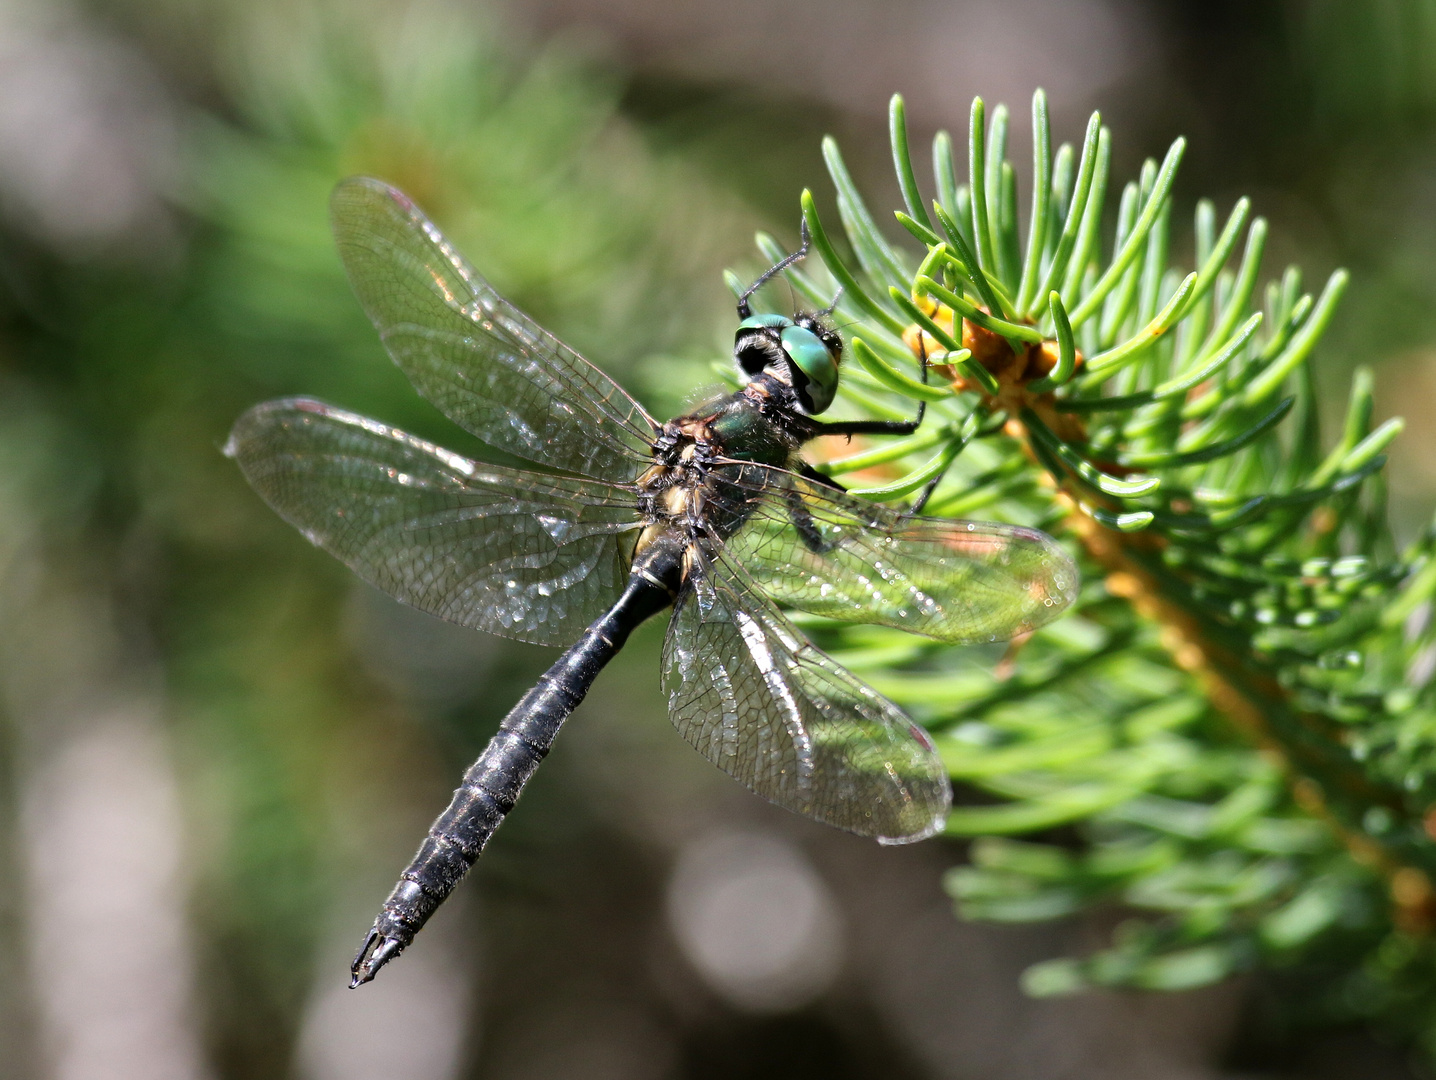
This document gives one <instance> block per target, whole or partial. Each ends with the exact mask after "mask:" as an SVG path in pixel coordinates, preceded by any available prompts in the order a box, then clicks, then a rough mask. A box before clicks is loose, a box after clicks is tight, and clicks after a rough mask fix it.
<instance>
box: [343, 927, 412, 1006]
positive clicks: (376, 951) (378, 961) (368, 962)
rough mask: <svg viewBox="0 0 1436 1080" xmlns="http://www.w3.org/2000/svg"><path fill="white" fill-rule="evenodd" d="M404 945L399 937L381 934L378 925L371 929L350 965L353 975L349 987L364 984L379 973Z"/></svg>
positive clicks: (352, 987)
mask: <svg viewBox="0 0 1436 1080" xmlns="http://www.w3.org/2000/svg"><path fill="white" fill-rule="evenodd" d="M403 947H404V943H403V942H402V941H400V940H399V939H398V938H392V937H386V936H384V935H382V934H380V933H379V928H378V927H377V926H375V927H374V928H373V929H371V930H370V931H369V934H368V936H367V937H365V939H364V944H363V945H361V946H359V955H358V956H356V957H354V963H353V964H351V965H350V967H349V972H350V974H351V975H352V976H353V978H351V979H350V980H349V989H351V990H353V989H354V988H355V987H358V986H363V985H364V984H365V983H366V982H369V981H370V980H371V979H373V978H374V976H375V975H377V974H379V969H380V968H381V967H383V966H384V965H385V964H387V963H388V962H389V961H390V960H392V959H394V957H396V956H398V955H399V950H400V949H402V948H403Z"/></svg>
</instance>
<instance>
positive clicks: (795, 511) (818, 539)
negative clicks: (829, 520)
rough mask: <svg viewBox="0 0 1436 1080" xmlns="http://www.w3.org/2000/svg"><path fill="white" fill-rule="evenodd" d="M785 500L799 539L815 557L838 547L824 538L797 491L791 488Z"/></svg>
mask: <svg viewBox="0 0 1436 1080" xmlns="http://www.w3.org/2000/svg"><path fill="white" fill-rule="evenodd" d="M784 498H785V499H786V500H787V503H788V516H789V517H791V518H792V519H793V528H795V529H797V530H798V538H799V539H800V540H802V541H803V546H804V547H805V548H807V549H808V550H809V551H811V552H812V553H813V554H814V555H826V554H827V553H828V552H830V551H832V550H833V548H835V547H837V544H834V543H832V542H831V541H829V540H825V539H824V538H823V534H822V533H821V532H819V531H818V526H817V523H816V522H814V521H813V515H812V514H811V513H809V511H808V507H807V506H806V505H805V504H804V502H803V497H802V496H801V495H800V494H799V493H798V492H797V491H795V490H793V489H791V488H790V489H789V490H788V492H787V493H786V495H785V496H784Z"/></svg>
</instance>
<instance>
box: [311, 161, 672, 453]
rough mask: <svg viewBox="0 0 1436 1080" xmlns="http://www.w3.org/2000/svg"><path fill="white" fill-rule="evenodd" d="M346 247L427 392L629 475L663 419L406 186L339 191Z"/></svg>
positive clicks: (516, 437)
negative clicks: (506, 288) (499, 283)
mask: <svg viewBox="0 0 1436 1080" xmlns="http://www.w3.org/2000/svg"><path fill="white" fill-rule="evenodd" d="M330 214H331V218H332V220H333V225H334V237H335V240H336V241H337V243H338V246H339V255H340V257H341V258H342V259H343V260H344V268H345V269H346V270H347V271H348V272H349V280H350V282H351V283H352V284H353V286H354V292H355V293H356V294H357V295H358V297H359V302H360V303H361V304H362V305H363V307H364V310H365V312H366V313H367V314H368V315H369V318H370V319H371V320H372V321H373V323H374V326H375V327H376V328H377V329H378V331H379V336H380V337H381V338H382V339H383V341H384V345H385V347H386V348H387V349H388V350H389V355H390V356H392V357H393V358H394V362H395V363H397V364H398V365H399V367H400V368H402V369H403V371H404V374H406V375H407V376H409V379H410V381H411V382H413V384H414V386H415V388H416V389H418V391H419V393H421V394H423V395H424V396H425V397H426V398H428V399H429V400H430V401H432V402H433V403H434V404H435V405H437V406H438V407H439V408H440V409H442V410H443V411H444V413H445V414H446V415H447V416H448V417H449V418H450V419H452V420H453V421H454V422H455V423H457V424H459V425H461V426H462V427H465V428H467V429H468V430H469V431H471V432H473V433H474V434H475V435H477V436H478V437H479V438H481V439H483V440H484V441H485V442H486V443H488V444H489V445H490V446H494V447H498V448H499V449H501V450H505V451H507V452H509V453H511V454H516V455H517V456H519V457H521V458H524V459H526V460H528V461H533V462H537V463H539V464H541V465H547V466H550V467H552V468H555V469H560V470H562V471H564V472H571V473H577V474H579V475H581V476H590V477H594V478H595V479H600V480H617V481H623V480H628V479H631V478H632V477H634V476H636V475H637V474H638V471H639V470H640V469H641V468H642V467H643V465H644V464H645V463H646V462H647V460H648V456H649V455H648V447H649V443H650V442H651V440H652V438H653V435H654V433H655V432H656V431H657V425H656V424H655V423H654V422H653V420H652V418H651V417H650V416H649V415H648V414H647V413H646V412H644V410H643V408H642V406H640V405H639V404H638V402H636V401H634V400H633V399H632V398H631V397H629V396H628V395H627V394H626V393H624V391H623V390H622V388H621V387H619V385H618V384H617V383H615V382H614V381H613V380H612V379H610V378H609V377H608V376H607V375H605V374H604V373H603V372H601V371H599V370H598V368H596V367H594V366H593V365H592V364H590V363H589V362H588V361H587V360H585V359H584V358H583V357H581V356H579V355H578V353H576V352H574V351H573V350H572V349H570V348H569V347H568V346H567V345H565V344H563V342H561V341H559V340H558V339H557V338H556V337H554V336H553V335H552V334H550V333H549V332H548V331H547V330H544V329H543V328H542V327H540V326H539V325H538V324H537V323H535V322H534V321H533V320H532V319H530V318H528V316H526V315H524V314H523V313H522V312H520V311H519V310H518V309H517V308H515V307H514V306H513V305H512V304H510V303H509V302H508V301H507V300H505V299H504V298H503V297H501V296H499V294H498V293H496V292H495V291H494V290H493V287H492V286H490V285H489V283H488V282H486V281H485V280H484V279H483V278H482V277H480V276H479V274H478V273H477V271H475V270H474V269H473V268H472V267H471V266H469V264H468V263H467V262H466V261H465V260H464V257H463V256H462V255H460V254H459V253H458V251H456V250H455V249H454V248H453V246H452V245H450V244H449V242H448V241H447V240H445V239H444V237H443V235H442V234H440V232H439V230H438V229H436V228H435V227H434V225H433V223H432V222H431V221H429V219H428V218H426V217H425V216H424V215H423V214H422V213H421V212H420V211H419V209H418V208H417V207H416V206H415V205H414V204H413V203H412V202H411V201H410V200H409V198H408V196H406V195H405V194H404V193H403V192H401V191H398V190H397V189H395V188H392V187H389V186H388V185H387V184H383V183H380V182H379V181H378V180H371V179H367V178H363V177H356V178H352V179H349V180H345V181H343V182H342V183H340V184H339V186H338V187H336V188H335V189H334V194H333V196H332V198H331V200H330Z"/></svg>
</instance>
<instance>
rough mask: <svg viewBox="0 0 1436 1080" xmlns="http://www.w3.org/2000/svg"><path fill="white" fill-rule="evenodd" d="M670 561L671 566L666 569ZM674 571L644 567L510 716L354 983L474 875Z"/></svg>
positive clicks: (385, 920) (437, 831)
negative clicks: (600, 676)
mask: <svg viewBox="0 0 1436 1080" xmlns="http://www.w3.org/2000/svg"><path fill="white" fill-rule="evenodd" d="M651 561H652V560H650V562H651ZM672 561H673V560H672V559H671V558H665V559H663V562H664V563H665V564H666V563H669V562H672ZM676 565H677V564H676V563H674V566H675V567H676ZM655 570H659V571H660V572H659V573H654V571H655ZM673 572H674V571H673V570H672V569H670V568H668V567H667V566H666V565H665V566H663V567H655V566H651V565H648V566H641V567H639V566H636V567H635V569H634V572H633V573H632V574H631V575H630V577H629V581H628V586H627V588H625V589H624V592H623V595H622V596H620V597H619V599H618V602H617V603H615V604H614V605H613V607H612V608H610V609H609V610H608V612H607V613H606V614H604V615H603V617H602V618H600V619H598V620H597V621H595V622H594V623H593V625H592V626H590V627H589V628H588V629H587V630H585V631H584V633H583V636H582V637H581V638H579V639H578V641H576V642H575V643H574V644H573V645H571V646H570V647H569V648H568V649H566V650H565V651H564V653H563V655H562V656H560V657H559V658H558V661H557V662H556V663H555V664H554V665H553V667H551V668H549V669H548V671H547V672H545V673H544V674H543V676H542V677H541V678H540V679H539V680H538V682H537V683H536V684H535V685H534V687H533V689H531V690H530V691H529V692H528V693H527V694H525V695H524V696H523V698H522V699H521V700H520V701H519V703H518V704H517V705H515V706H514V707H513V709H511V710H510V711H509V714H508V715H507V716H506V717H504V719H503V722H502V723H501V724H499V730H498V731H497V732H496V733H495V734H494V737H493V738H492V739H490V740H489V744H488V745H487V746H486V747H484V752H483V753H482V754H480V755H479V758H478V760H477V761H475V762H474V763H473V764H472V765H470V766H469V768H468V771H467V772H465V773H464V780H463V783H462V784H461V785H460V786H459V788H458V790H457V791H455V792H454V797H453V799H452V800H451V801H450V802H449V805H448V807H447V808H446V809H445V810H444V812H443V813H442V814H440V815H439V816H438V818H436V819H435V821H434V824H433V825H431V826H430V827H429V835H428V836H427V837H426V838H425V839H424V843H423V845H422V846H421V847H420V848H419V851H418V854H416V855H415V856H414V859H413V861H412V862H411V863H410V864H409V866H408V868H407V869H405V871H404V872H403V874H401V875H400V877H399V883H398V884H397V885H395V886H394V891H393V892H392V893H390V894H389V899H387V900H385V901H384V906H383V907H382V908H381V909H380V911H379V917H378V918H377V919H375V920H374V926H373V928H372V929H370V931H369V933H368V936H366V937H365V939H364V944H363V945H362V946H361V947H360V949H359V955H358V956H356V957H355V958H354V964H353V966H352V967H351V969H350V971H351V973H352V975H353V979H352V981H351V983H350V985H351V986H359V985H361V984H362V983H366V982H368V981H369V980H370V979H372V978H373V977H374V976H375V974H376V973H377V972H378V971H379V969H380V968H381V967H383V966H384V965H385V964H386V963H388V962H389V961H390V960H392V959H393V958H394V957H396V956H398V955H399V953H400V952H401V951H402V950H403V949H404V947H405V946H406V945H408V944H409V942H411V941H413V940H414V935H415V934H417V933H418V932H419V930H420V928H421V927H423V925H424V923H426V922H427V921H428V920H429V916H431V915H432V914H433V913H434V911H435V910H436V909H437V908H438V906H439V905H440V904H442V903H443V902H444V900H445V898H447V897H448V895H449V893H450V892H452V891H453V889H454V886H456V885H457V884H458V883H459V881H460V880H461V879H462V878H463V876H464V874H466V873H467V872H468V870H469V867H471V866H472V865H473V864H474V862H475V861H476V860H477V859H478V857H479V855H480V854H481V853H482V852H483V850H484V846H485V845H486V844H487V843H488V842H489V838H490V837H491V836H493V834H494V832H495V831H496V830H497V829H498V827H499V826H500V825H501V824H502V823H503V820H504V817H505V816H506V815H507V814H508V812H509V811H510V810H511V809H513V806H514V803H515V802H517V801H518V797H519V794H520V793H521V792H522V791H523V788H524V785H525V784H526V783H528V780H529V777H531V776H533V774H534V772H535V771H536V770H537V769H538V767H539V763H540V762H541V761H543V759H544V758H545V757H546V756H547V755H548V752H549V750H550V749H551V748H552V747H553V743H554V739H555V738H557V737H558V732H559V728H560V727H562V726H563V722H564V721H565V720H566V719H568V716H569V714H570V713H571V712H573V710H574V709H576V708H577V707H578V705H579V703H580V702H581V701H583V699H584V697H585V696H586V695H587V694H588V690H589V687H591V686H592V685H593V680H594V679H595V678H597V676H598V673H599V672H600V671H602V670H603V667H604V665H605V664H607V663H608V661H609V660H611V659H612V658H613V656H614V655H615V654H616V653H617V652H618V650H619V649H620V648H622V646H623V643H624V642H625V641H627V640H628V635H629V634H630V633H631V632H632V630H633V628H634V627H636V626H637V625H638V624H639V623H641V622H643V620H644V619H646V618H648V617H649V616H650V615H653V614H656V613H657V612H659V611H661V610H663V609H664V608H666V607H667V606H668V605H669V604H671V603H672V602H673V591H672V589H671V588H669V587H668V585H667V584H666V583H665V579H666V578H668V577H670V576H671V575H672V574H673Z"/></svg>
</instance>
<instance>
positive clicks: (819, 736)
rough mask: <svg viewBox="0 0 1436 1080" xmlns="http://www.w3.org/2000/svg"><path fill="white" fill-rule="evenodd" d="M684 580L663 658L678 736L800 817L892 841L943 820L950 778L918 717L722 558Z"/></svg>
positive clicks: (919, 835)
mask: <svg viewBox="0 0 1436 1080" xmlns="http://www.w3.org/2000/svg"><path fill="white" fill-rule="evenodd" d="M720 559H721V557H720ZM690 583H691V588H690V589H689V590H688V591H687V592H685V593H684V594H683V595H682V596H681V598H680V600H679V604H678V607H677V608H676V610H675V611H674V614H673V621H672V623H671V624H670V625H669V630H668V639H667V641H666V643H665V645H664V665H663V666H664V676H663V685H664V689H665V691H666V692H667V694H668V703H669V704H668V709H669V716H670V718H671V719H672V721H673V724H674V726H675V727H676V728H678V730H679V732H680V733H681V734H682V735H683V737H684V738H685V739H687V740H688V741H689V742H690V743H692V744H693V746H694V747H695V748H696V749H697V750H698V751H699V752H700V753H702V754H703V755H704V756H705V757H707V758H708V760H709V761H711V762H713V764H715V765H717V766H718V767H719V768H720V769H722V770H723V771H724V772H726V773H728V775H730V776H732V777H733V778H734V779H736V780H738V781H739V782H740V783H743V784H745V785H746V786H747V787H749V788H750V789H751V790H753V791H754V792H756V793H757V794H759V795H761V796H762V797H763V798H765V799H768V800H769V801H771V802H775V803H777V804H778V805H779V806H783V807H786V808H787V809H789V810H793V811H796V812H797V813H799V814H802V815H804V816H805V817H810V818H813V819H814V820H817V821H821V822H825V823H827V824H829V825H836V826H837V827H838V828H840V829H846V830H848V831H849V832H855V833H858V834H860V835H863V836H875V837H877V838H878V839H880V840H885V841H888V842H894V843H896V842H907V841H912V840H921V839H923V838H925V837H928V836H931V835H932V834H933V833H935V832H937V831H938V830H940V829H941V828H942V825H943V822H944V821H945V820H946V817H947V809H948V806H949V804H950V802H951V799H952V794H951V789H950V787H949V784H948V779H947V774H946V772H945V770H944V769H943V767H942V761H941V759H940V758H939V757H938V754H937V752H936V750H935V749H934V748H933V745H932V743H931V741H930V740H929V739H928V737H927V734H926V733H925V732H924V731H923V730H922V729H921V728H920V727H918V726H917V725H916V724H914V723H913V722H912V721H911V720H909V719H908V718H907V717H906V716H905V715H904V714H903V712H902V711H901V710H900V709H898V707H897V706H896V705H894V704H893V703H892V702H890V701H888V700H887V699H886V698H884V697H883V696H882V695H880V694H879V693H878V692H877V691H875V690H873V689H872V688H871V687H869V686H867V685H865V684H864V683H862V682H861V681H860V680H858V679H857V678H856V677H855V676H854V675H853V674H852V673H851V672H849V671H848V670H847V669H846V668H844V667H842V666H841V665H839V664H838V663H836V662H835V661H834V660H832V659H831V658H830V657H828V656H826V655H825V654H824V653H822V652H820V651H819V650H818V649H817V648H815V647H814V646H813V645H812V644H811V643H810V642H808V641H807V640H806V639H805V638H804V637H803V636H802V635H801V634H800V633H799V632H798V631H797V629H796V628H795V627H794V626H793V625H792V624H791V623H790V622H788V620H787V619H785V618H784V617H783V616H782V614H781V613H779V611H778V610H777V609H776V608H775V607H773V605H772V604H770V603H768V602H767V601H766V600H764V599H763V598H762V597H760V596H759V595H757V593H756V592H754V591H753V589H751V588H750V587H749V586H748V584H747V583H746V582H745V581H744V580H743V577H742V571H741V570H739V569H737V568H736V567H735V566H732V565H731V564H730V563H728V562H727V560H721V561H719V562H715V563H713V564H710V565H708V566H706V567H702V568H695V570H694V572H693V573H692V574H691V576H690Z"/></svg>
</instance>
